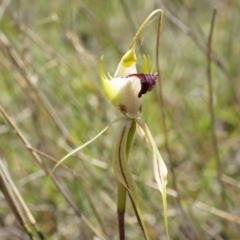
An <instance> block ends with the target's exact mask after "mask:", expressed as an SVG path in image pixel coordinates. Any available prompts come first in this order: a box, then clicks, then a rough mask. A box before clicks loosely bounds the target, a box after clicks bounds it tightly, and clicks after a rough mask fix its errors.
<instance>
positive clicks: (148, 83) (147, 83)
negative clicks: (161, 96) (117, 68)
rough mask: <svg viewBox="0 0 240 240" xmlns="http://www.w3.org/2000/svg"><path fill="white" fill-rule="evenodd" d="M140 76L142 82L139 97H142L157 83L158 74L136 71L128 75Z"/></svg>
mask: <svg viewBox="0 0 240 240" xmlns="http://www.w3.org/2000/svg"><path fill="white" fill-rule="evenodd" d="M133 76H135V77H138V78H139V79H140V82H141V90H140V92H139V93H138V97H139V98H140V97H141V96H142V95H143V94H145V93H147V92H150V91H151V90H152V89H153V88H154V86H155V85H156V80H157V76H158V75H157V74H144V73H135V74H130V75H128V76H127V77H133Z"/></svg>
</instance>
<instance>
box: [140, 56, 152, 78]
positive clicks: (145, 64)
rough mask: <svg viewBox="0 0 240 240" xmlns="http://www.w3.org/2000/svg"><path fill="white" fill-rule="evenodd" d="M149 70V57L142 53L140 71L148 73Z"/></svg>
mask: <svg viewBox="0 0 240 240" xmlns="http://www.w3.org/2000/svg"><path fill="white" fill-rule="evenodd" d="M149 72H150V69H149V58H148V57H147V56H146V55H145V54H143V65H142V73H144V74H148V73H149Z"/></svg>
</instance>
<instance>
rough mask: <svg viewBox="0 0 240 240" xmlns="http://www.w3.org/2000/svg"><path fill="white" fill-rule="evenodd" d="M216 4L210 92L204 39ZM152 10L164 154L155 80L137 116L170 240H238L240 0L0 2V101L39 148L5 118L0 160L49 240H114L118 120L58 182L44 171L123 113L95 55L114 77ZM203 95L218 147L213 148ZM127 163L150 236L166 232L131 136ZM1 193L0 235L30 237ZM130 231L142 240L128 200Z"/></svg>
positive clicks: (146, 40) (148, 32)
mask: <svg viewBox="0 0 240 240" xmlns="http://www.w3.org/2000/svg"><path fill="white" fill-rule="evenodd" d="M215 6H216V7H217V16H216V21H215V25H214V33H213V39H212V57H211V60H212V61H211V64H212V86H213V93H211V94H209V87H208V79H207V39H208V36H209V32H210V26H211V19H212V15H213V9H214V7H215ZM157 8H163V9H164V11H165V18H164V23H163V31H162V35H161V40H160V54H159V59H160V69H161V79H162V85H163V94H164V101H165V113H166V122H167V129H168V143H169V151H167V150H166V148H165V145H164V138H165V137H164V134H163V124H162V119H161V108H160V104H159V100H158V99H159V98H158V96H159V88H157V87H156V88H155V89H154V90H153V91H152V92H151V94H148V95H147V96H146V98H145V103H144V107H143V113H142V119H143V120H144V121H145V122H146V123H147V124H148V126H149V128H150V130H151V131H152V132H153V135H154V138H155V141H156V142H157V145H158V148H159V149H160V150H161V153H162V155H163V158H164V159H165V162H166V164H167V166H168V169H169V182H168V214H169V231H170V236H171V239H193V240H194V239H201V240H202V239H216V240H222V239H226V240H228V239H239V238H240V227H239V224H240V207H239V202H240V195H239V190H240V189H239V188H240V182H239V181H240V175H239V172H240V150H239V146H240V145H239V144H240V135H239V132H240V125H239V119H240V111H239V104H240V90H239V89H240V88H239V83H240V82H239V80H240V67H239V63H240V43H239V39H240V31H239V30H240V15H239V9H240V2H239V1H234V0H222V1H217V0H215V1H214V0H210V1H207V0H203V1H194V0H171V1H170V0H169V1H167V0H164V1H159V0H152V1H144V0H139V1H126V0H119V1H110V0H106V1H94V0H84V1H73V0H71V1H66V0H61V1H60V0H52V1H46V0H41V1H30V0H24V1H20V0H19V1H17V0H15V1H14V0H12V1H11V0H2V2H1V5H0V73H1V74H0V105H1V107H2V108H3V109H4V110H5V111H6V113H7V114H8V115H9V116H10V118H11V119H12V121H13V122H14V123H15V124H16V127H17V129H19V130H20V131H21V133H22V134H23V135H24V137H25V138H26V139H27V141H28V142H29V144H30V145H31V147H32V148H34V149H36V150H38V151H40V152H39V153H38V154H39V158H40V159H41V162H40V164H39V163H37V161H36V158H34V157H33V155H32V154H31V150H30V149H29V148H27V147H26V146H25V144H23V142H22V141H21V139H20V138H19V137H18V136H17V135H16V129H14V128H13V127H12V126H10V125H9V124H8V123H7V121H6V118H5V117H4V116H3V115H0V158H1V161H3V162H4V163H5V164H6V165H7V168H8V171H9V172H10V175H11V177H12V180H13V181H14V183H15V185H16V186H17V188H18V190H19V192H20V193H21V195H22V197H23V198H24V200H25V202H26V204H27V205H28V207H29V208H30V210H31V212H32V214H33V215H34V217H35V219H36V221H37V224H38V226H39V228H40V230H41V232H42V233H43V234H44V235H45V237H46V239H57V240H58V239H99V237H96V236H97V235H98V233H99V235H104V236H105V239H118V225H117V214H116V186H117V181H116V180H115V177H114V174H113V172H112V168H111V158H112V154H113V148H114V142H115V138H116V132H117V129H118V125H117V124H116V126H113V127H111V129H110V130H108V131H107V132H106V133H105V134H104V135H103V136H102V137H101V138H99V139H98V140H96V141H95V142H94V143H93V144H91V145H90V146H89V147H87V148H86V149H84V150H83V151H81V153H78V154H77V155H76V156H73V157H71V158H70V159H68V160H67V161H66V162H65V163H64V165H66V166H67V167H68V169H66V168H65V169H63V168H58V169H57V170H56V172H55V177H56V181H57V183H58V184H59V185H60V186H61V187H62V188H63V189H64V190H61V191H60V190H59V188H57V187H56V184H54V183H53V181H51V179H50V178H48V177H47V176H46V173H47V172H46V169H47V170H48V169H51V168H52V167H53V166H54V164H55V163H54V161H53V160H54V159H57V160H59V159H61V158H62V157H63V156H64V155H66V154H67V153H68V152H69V151H71V149H73V148H75V147H76V146H79V145H81V144H83V143H84V142H86V141H87V140H89V139H91V138H92V137H93V136H95V135H96V134H97V133H98V132H99V131H100V130H102V129H103V128H104V127H105V126H106V125H107V124H108V123H110V122H111V120H113V119H114V118H115V117H116V116H117V115H119V113H118V112H117V111H116V110H115V109H114V108H113V107H112V106H111V105H110V104H109V103H108V102H107V100H106V99H105V97H104V94H103V90H102V87H101V82H100V78H99V73H98V63H99V59H100V57H101V56H102V55H104V69H105V70H106V72H109V73H110V74H112V75H113V73H114V72H115V70H116V67H117V64H118V62H119V60H120V59H121V57H122V55H123V54H124V53H125V52H126V50H127V49H128V47H129V44H130V42H131V40H132V38H133V36H134V34H135V33H136V31H137V29H138V27H139V26H140V25H141V24H142V22H143V20H144V19H145V18H146V17H147V16H148V15H149V14H150V12H152V11H153V10H155V9H157ZM157 24H158V21H157V19H156V21H152V22H151V23H150V24H149V25H148V26H147V28H146V29H145V30H144V32H143V34H142V38H141V42H140V43H139V45H138V46H137V52H138V60H139V64H140V65H141V55H142V53H143V52H145V53H146V54H147V55H149V57H150V59H151V66H152V69H153V70H152V72H156V60H155V59H156V38H157V27H158V25H157ZM210 97H212V98H213V110H214V114H215V121H214V133H215V135H216V138H217V144H218V148H216V147H215V148H214V144H213V137H212V136H213V135H212V127H211V112H212V111H211V109H210V108H209V98H210ZM43 153H45V154H47V155H49V156H51V157H52V158H54V159H50V158H49V157H47V156H44V155H43ZM169 153H170V154H169ZM130 159H131V160H130V165H131V169H132V172H133V174H134V176H135V180H136V182H137V185H138V191H139V195H140V196H141V202H140V205H141V208H142V212H143V214H144V220H145V221H146V224H147V229H148V232H149V235H150V239H166V238H165V231H164V223H163V211H162V205H161V195H160V193H159V192H158V191H157V190H156V189H157V188H156V184H155V182H154V179H153V171H152V163H151V161H150V156H149V151H148V149H147V147H144V144H143V141H142V140H141V139H140V138H139V137H136V139H135V143H134V146H133V151H132V154H131V157H130ZM73 171H74V172H73ZM63 192H64V193H65V194H66V195H67V196H68V197H69V198H70V199H72V202H73V204H74V206H75V208H73V206H70V205H69V202H67V201H66V198H65V197H64V196H63ZM0 199H1V201H0V238H1V239H4V240H5V239H6V240H8V239H9V240H14V239H28V237H27V236H26V234H25V233H24V231H23V230H22V228H21V226H20V225H19V223H18V222H17V220H16V219H15V217H14V215H13V213H12V211H11V210H10V208H9V206H8V202H7V201H6V200H5V198H4V196H3V195H0ZM73 204H72V205H73ZM88 223H89V224H88ZM90 225H92V226H94V228H95V230H96V231H97V232H98V233H96V232H95V230H93V229H92V228H91V226H90ZM126 238H127V239H143V235H142V233H141V230H140V228H139V226H138V224H137V220H136V218H135V216H134V212H133V210H132V208H131V204H130V202H129V201H128V206H127V215H126Z"/></svg>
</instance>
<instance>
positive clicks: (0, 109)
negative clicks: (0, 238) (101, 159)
mask: <svg viewBox="0 0 240 240" xmlns="http://www.w3.org/2000/svg"><path fill="white" fill-rule="evenodd" d="M0 112H1V113H2V115H3V116H4V117H5V119H6V120H7V122H8V124H9V125H10V126H11V127H12V128H13V130H14V131H15V132H16V134H17V136H18V137H19V138H20V140H21V141H22V143H23V144H24V145H25V146H27V147H29V148H28V150H29V151H30V153H31V155H32V156H33V158H34V159H35V160H36V162H37V163H38V164H39V166H40V167H41V168H42V169H43V170H44V172H45V174H46V175H47V176H49V174H50V171H49V169H48V168H47V167H46V166H45V164H44V163H43V161H42V159H41V158H40V156H39V155H38V154H37V153H36V152H34V151H31V150H30V149H31V145H30V143H29V142H28V141H27V139H26V138H25V137H24V135H23V134H22V133H21V131H20V130H19V129H18V128H17V126H16V125H15V124H14V123H13V121H12V120H11V118H10V117H9V116H8V114H7V113H6V112H5V111H4V109H3V108H2V107H1V106H0ZM51 180H52V181H53V183H54V184H55V186H56V187H57V189H58V190H59V192H61V194H62V195H63V196H64V198H65V200H66V201H67V202H68V204H69V205H70V207H71V208H72V209H73V210H74V212H75V214H76V215H77V216H78V217H79V218H81V219H82V221H83V222H84V223H85V224H86V226H87V227H88V228H89V229H90V230H91V231H92V232H93V233H94V234H95V235H96V236H98V237H99V238H100V239H105V238H104V237H103V236H102V234H101V233H99V232H98V230H97V229H95V227H94V226H93V225H92V224H91V223H90V222H89V220H88V219H87V218H86V217H85V216H84V215H83V214H82V213H81V212H80V211H79V209H78V208H77V206H76V205H75V204H74V202H73V200H72V198H71V196H70V195H69V193H68V192H67V191H66V189H65V188H64V187H63V185H62V184H61V183H60V181H59V180H58V179H57V178H56V176H55V175H54V174H52V175H51Z"/></svg>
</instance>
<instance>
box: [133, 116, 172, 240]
mask: <svg viewBox="0 0 240 240" xmlns="http://www.w3.org/2000/svg"><path fill="white" fill-rule="evenodd" d="M136 122H137V123H138V124H139V126H140V127H141V128H142V130H143V132H144V133H145V137H146V140H147V143H148V144H149V146H150V149H151V154H152V159H153V171H154V177H155V180H156V182H157V185H158V188H159V190H160V192H161V193H162V202H163V211H164V221H165V229H166V234H167V238H168V239H170V238H169V233H168V219H167V193H166V185H167V167H166V165H165V163H164V161H163V159H162V157H161V155H160V153H159V151H158V149H157V147H156V145H155V142H154V139H153V137H152V134H151V132H150V130H149V128H148V127H147V125H146V124H145V123H144V122H143V121H142V120H141V119H137V120H136Z"/></svg>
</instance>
